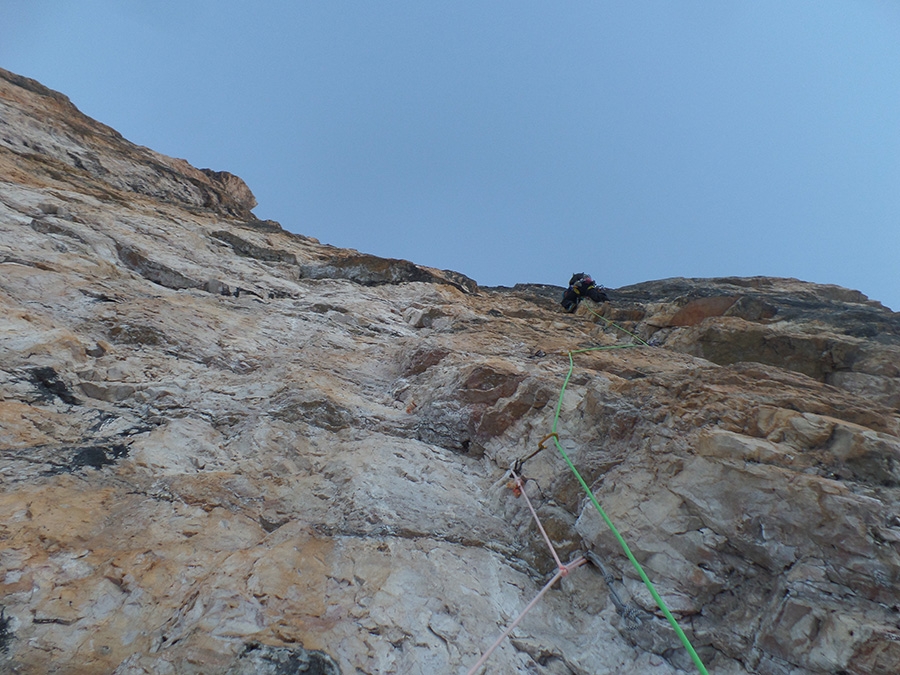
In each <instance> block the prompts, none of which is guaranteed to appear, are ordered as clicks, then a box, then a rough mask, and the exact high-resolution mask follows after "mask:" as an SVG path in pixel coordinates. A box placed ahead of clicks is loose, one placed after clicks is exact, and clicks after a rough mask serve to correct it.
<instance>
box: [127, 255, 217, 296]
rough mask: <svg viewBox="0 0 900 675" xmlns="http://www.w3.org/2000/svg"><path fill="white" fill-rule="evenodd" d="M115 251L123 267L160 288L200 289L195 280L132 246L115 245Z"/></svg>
mask: <svg viewBox="0 0 900 675" xmlns="http://www.w3.org/2000/svg"><path fill="white" fill-rule="evenodd" d="M116 251H117V252H118V254H119V260H121V261H122V262H123V263H124V264H125V266H126V267H127V268H128V269H130V270H132V271H134V272H137V273H138V274H140V275H141V276H142V277H144V278H145V279H147V280H148V281H152V282H153V283H155V284H159V285H160V286H165V287H166V288H171V289H174V290H176V291H177V290H181V289H185V288H201V287H202V286H203V284H202V283H201V282H199V281H197V280H196V279H191V278H190V277H188V276H185V275H184V274H182V273H181V272H179V271H178V270H174V269H172V268H171V267H168V266H166V265H163V264H162V263H158V262H156V261H154V260H151V259H150V258H148V257H147V256H145V255H144V254H143V253H141V252H140V251H138V250H137V249H136V248H134V247H133V246H128V245H125V244H116Z"/></svg>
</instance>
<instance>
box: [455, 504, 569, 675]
mask: <svg viewBox="0 0 900 675" xmlns="http://www.w3.org/2000/svg"><path fill="white" fill-rule="evenodd" d="M523 494H524V493H523ZM586 562H587V560H585V559H584V558H578V559H577V560H575V561H573V562H570V563H569V564H568V565H560V566H559V570H557V572H556V574H554V575H553V578H552V579H551V580H550V581H548V582H547V583H546V584H544V587H543V588H542V589H541V592H540V593H538V594H537V595H536V596H535V598H534V600H532V601H531V602H529V603H528V606H527V607H525V609H523V610H522V613H521V614H519V616H517V617H516V620H515V621H513V622H512V623H511V624H510V625H509V628H507V629H506V630H505V631H503V634H502V635H501V636H500V637H498V638H497V641H496V642H494V644H492V645H491V646H490V647H489V648H488V650H487V651H486V652H485V653H484V654H482V655H481V658H480V659H478V663H476V664H475V665H474V666H472V669H471V670H469V672H468V673H467V674H466V675H475V673H477V672H478V669H479V668H481V666H483V665H484V664H485V662H486V661H487V660H488V657H490V655H491V654H493V653H494V650H495V649H497V647H499V646H500V645H501V644H502V643H503V641H504V640H505V639H506V638H507V637H509V634H510V633H512V632H513V630H514V629H515V627H516V626H518V625H519V623H520V622H521V621H522V619H524V618H525V615H526V614H528V612H530V611H531V608H532V607H534V606H535V605H536V604H537V603H538V601H539V600H540V599H541V598H542V597H544V593H546V592H547V591H549V590H550V587H551V586H553V584H555V583H556V582H557V581H559V580H560V579H561V578H562V577H564V576H566V575H567V574H568V573H569V572H571V571H572V570H574V569H575V568H576V567H580V566H581V565H584V563H586Z"/></svg>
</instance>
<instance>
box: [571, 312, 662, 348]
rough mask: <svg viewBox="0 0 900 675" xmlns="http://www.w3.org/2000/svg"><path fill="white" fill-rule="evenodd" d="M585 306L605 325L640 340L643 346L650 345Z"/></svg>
mask: <svg viewBox="0 0 900 675" xmlns="http://www.w3.org/2000/svg"><path fill="white" fill-rule="evenodd" d="M585 307H586V308H587V311H589V312H590V313H591V314H593V315H594V316H596V317H597V318H598V319H602V320H603V321H605V322H606V325H607V326H612V327H613V328H618V329H619V330H620V331H622V332H623V333H627V334H628V335H630V336H631V337H633V338H634V339H635V340H637V341H638V342H640V343H641V344H642V345H644V346H645V347H649V346H650V345H648V344H647V343H646V342H644V341H643V340H642V339H641V338H639V337H638V336H637V335H635V334H634V333H632V332H631V331H627V330H625V329H624V328H622V326H620V325H619V324H617V323H613V322H612V321H610V320H609V319H607V318H606V317H605V316H603V315H602V314H598V313H597V312H595V311H594V310H592V309H591V308H590V307H588V306H587V305H585ZM625 346H628V347H630V346H632V345H625Z"/></svg>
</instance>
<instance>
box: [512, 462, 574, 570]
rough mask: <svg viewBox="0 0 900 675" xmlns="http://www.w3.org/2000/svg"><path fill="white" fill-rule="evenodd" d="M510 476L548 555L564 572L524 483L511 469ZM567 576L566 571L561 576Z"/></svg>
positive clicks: (563, 567)
mask: <svg viewBox="0 0 900 675" xmlns="http://www.w3.org/2000/svg"><path fill="white" fill-rule="evenodd" d="M509 472H510V474H512V477H513V480H514V481H515V482H516V485H517V486H518V487H519V491H520V492H521V493H522V496H523V497H525V503H526V504H528V509H529V510H530V511H531V515H532V516H534V522H536V523H537V526H538V529H539V530H540V531H541V536H543V537H544V541H545V542H547V546H548V548H549V549H550V553H551V554H552V555H553V559H554V560H555V561H556V567H557V569H559V570H560V571H562V570H565V569H566V566H565V565H563V564H562V561H561V560H560V559H559V556H558V555H557V554H556V549H555V548H553V544H552V543H551V542H550V537H548V536H547V532H546V530H544V526H543V525H541V519H540V518H538V514H537V511H535V510H534V507H533V506H532V505H531V500H530V499H529V498H528V494H527V493H526V492H525V483H524V481H523V480H522V478H521V477H520V476H518V475H516V472H515V471H513V470H512V469H510V470H509ZM566 574H568V571H564V572H563V576H565V575H566Z"/></svg>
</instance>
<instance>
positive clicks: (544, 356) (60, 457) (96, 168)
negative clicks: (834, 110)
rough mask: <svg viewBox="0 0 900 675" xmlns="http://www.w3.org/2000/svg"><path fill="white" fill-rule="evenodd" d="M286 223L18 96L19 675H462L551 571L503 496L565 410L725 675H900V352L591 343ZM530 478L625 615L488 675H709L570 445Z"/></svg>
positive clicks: (527, 304) (736, 323)
mask: <svg viewBox="0 0 900 675" xmlns="http://www.w3.org/2000/svg"><path fill="white" fill-rule="evenodd" d="M254 203H255V200H254V199H253V197H252V194H251V193H250V191H249V190H248V189H247V187H246V185H244V184H243V182H242V181H240V179H238V178H236V177H234V176H231V175H230V174H223V173H218V172H213V171H208V170H206V171H199V170H197V169H194V168H192V167H190V166H189V165H187V163H186V162H183V161H180V160H173V159H170V158H166V157H162V156H161V155H158V154H156V153H154V152H152V151H150V150H147V149H145V148H140V147H137V146H134V145H132V144H130V143H128V142H127V141H125V140H124V139H122V138H121V137H120V136H119V135H118V134H116V133H115V132H114V131H112V130H111V129H109V128H107V127H104V126H103V125H101V124H98V123H97V122H94V121H92V120H90V119H88V118H86V117H84V116H83V115H81V114H80V113H79V112H78V111H77V110H76V109H75V108H74V107H73V106H72V105H71V104H70V103H69V102H68V100H67V99H66V98H65V97H63V96H61V95H60V94H57V93H54V92H51V91H49V90H47V89H45V88H44V87H42V86H41V85H39V84H37V83H35V82H33V81H30V80H26V79H24V78H21V77H18V76H16V75H13V74H11V73H7V72H5V71H0V305H2V317H3V319H2V322H0V394H2V396H0V484H2V488H3V489H2V493H0V607H2V610H0V670H3V672H10V673H20V674H32V673H33V674H38V673H40V674H43V673H60V674H66V675H75V674H82V673H84V674H87V673H92V674H93V673H115V674H117V675H137V674H142V673H147V674H150V673H231V674H239V673H251V672H252V673H257V672H259V673H322V674H329V675H331V674H333V673H344V674H345V675H346V674H349V673H371V674H375V673H403V674H405V673H423V674H430V673H450V672H452V673H465V672H467V671H468V669H469V668H470V667H471V666H472V665H474V663H475V662H476V661H477V660H478V657H479V655H480V654H481V653H482V652H483V651H484V650H485V649H486V648H487V647H488V646H489V644H490V643H491V642H492V641H493V640H494V638H495V637H496V636H498V635H499V634H500V632H501V630H502V629H503V627H505V626H506V625H508V624H509V623H510V622H511V621H512V620H513V619H514V618H515V617H516V616H517V615H518V614H519V612H520V611H521V610H522V609H523V608H524V606H525V605H526V604H527V603H528V602H529V601H530V600H531V599H532V598H533V597H534V596H535V595H536V593H537V591H538V590H539V589H540V588H541V587H542V586H543V584H544V583H545V582H546V581H547V579H548V575H551V574H552V573H553V572H554V571H555V565H554V563H553V561H552V559H551V557H550V555H549V553H548V552H547V550H546V547H545V545H544V544H543V541H542V539H541V538H540V535H539V534H538V533H537V530H536V528H535V526H534V524H533V522H532V520H531V517H530V516H529V514H528V511H527V509H526V508H525V505H524V504H523V500H522V499H521V498H520V499H516V498H515V497H514V496H513V493H512V492H511V491H510V490H507V489H506V488H505V487H504V486H503V485H504V482H505V480H504V476H505V471H506V469H507V468H508V467H509V466H510V464H511V463H512V462H513V461H514V460H516V459H517V458H521V457H523V456H525V455H528V454H531V453H532V452H533V451H534V450H535V449H536V448H537V447H538V442H539V441H540V440H541V439H543V438H544V437H545V436H546V435H547V434H548V433H549V432H550V431H551V428H552V425H553V420H554V416H555V414H556V408H557V405H558V406H559V426H558V434H559V439H560V443H561V444H562V446H563V447H564V448H565V450H566V452H567V454H568V455H569V456H570V457H571V458H572V460H573V462H574V463H575V464H576V465H577V466H578V467H579V469H580V470H581V472H582V474H583V476H584V478H585V480H586V481H587V482H588V484H589V485H590V486H591V488H592V490H593V491H594V493H595V495H596V496H597V499H598V500H599V502H600V503H601V504H602V505H603V508H604V509H605V511H606V512H607V514H608V515H609V517H610V518H611V520H612V521H613V522H614V523H615V524H616V525H617V527H618V528H619V530H620V531H621V533H622V535H623V537H624V538H625V540H626V541H627V542H628V544H629V546H630V547H631V550H632V552H633V553H634V555H635V557H636V558H637V559H638V560H639V561H640V562H641V564H642V565H643V566H644V569H645V570H646V572H647V574H648V576H649V577H650V578H651V579H652V580H653V582H654V584H655V586H656V588H657V589H658V590H659V592H660V594H661V595H662V597H663V598H664V599H665V601H666V604H667V605H668V606H669V608H670V609H671V610H672V612H673V613H674V614H675V616H676V617H677V618H678V619H679V623H680V625H681V626H682V628H683V629H684V630H685V632H686V633H687V635H688V637H689V638H690V640H691V642H692V644H693V645H694V647H695V648H696V650H697V652H698V654H699V655H700V657H701V658H702V659H703V661H704V662H705V664H706V667H707V668H708V669H709V671H710V672H711V673H727V674H735V675H738V674H743V673H764V674H767V675H789V674H790V675H797V674H801V673H852V674H854V675H863V674H868V673H893V672H900V626H898V621H900V593H898V591H897V588H898V582H900V512H898V507H900V500H898V497H900V315H897V314H894V313H892V312H890V311H888V310H887V309H885V308H883V307H882V306H881V305H879V304H878V303H877V302H871V301H869V300H867V299H866V298H865V297H864V296H862V295H861V294H859V293H857V292H855V291H849V290H846V289H841V288H837V287H831V286H820V285H812V284H806V283H802V282H799V281H796V280H790V279H769V278H756V279H736V278H735V279H715V280H698V279H670V280H665V281H656V282H649V283H646V284H639V285H637V286H632V287H628V288H622V289H618V290H615V291H610V296H611V298H612V299H611V302H609V303H606V304H605V305H603V306H602V307H595V306H590V307H588V306H587V303H588V302H589V301H586V302H585V305H583V306H582V307H581V308H579V310H578V312H577V313H576V314H574V315H567V314H563V313H562V312H561V311H560V310H559V308H558V305H557V300H558V297H559V293H560V289H557V288H553V287H546V286H533V285H520V286H516V287H515V288H511V289H487V288H479V287H478V286H477V285H476V284H475V283H474V282H473V281H471V280H470V279H467V278H466V277H464V276H463V275H460V274H457V273H453V272H447V271H440V270H433V269H428V268H423V267H420V266H417V265H414V264H413V263H410V262H407V261H401V260H388V259H381V258H376V257H374V256H368V255H364V254H360V253H358V252H356V251H348V250H341V249H335V248H332V247H329V246H324V245H321V244H319V243H318V242H317V241H315V240H313V239H309V238H307V237H302V236H298V235H294V234H290V233H288V232H286V231H284V230H282V229H281V227H280V226H279V225H278V224H277V223H274V222H271V221H258V220H256V219H255V218H254V217H253V215H252V213H251V212H250V209H251V208H252V207H253V205H254ZM589 310H590V311H589ZM608 322H614V324H615V325H610V324H609V323H608ZM620 328H621V329H622V330H620ZM625 331H628V332H627V333H626V332H625ZM632 333H633V334H634V335H636V336H639V337H640V338H642V339H643V340H645V341H647V342H649V343H650V344H649V346H633V347H628V348H625V346H626V345H629V344H631V343H636V341H635V340H634V338H633V337H632V335H631V334H632ZM602 345H606V346H610V347H622V348H616V349H610V350H606V351H590V352H583V353H579V354H576V355H574V356H573V359H574V367H573V369H572V372H571V376H570V377H569V378H568V385H567V387H566V391H565V395H564V396H562V397H561V399H560V391H561V388H562V385H563V382H564V380H565V379H566V376H567V374H568V371H569V358H568V356H567V353H568V352H569V351H571V350H581V349H588V348H593V347H596V346H602ZM523 471H524V473H525V475H526V478H528V482H527V483H526V493H527V494H528V495H529V496H530V497H531V498H532V499H533V501H534V502H535V504H536V507H537V510H538V513H539V514H540V516H541V519H542V522H543V524H544V526H545V528H546V529H547V532H548V535H549V536H550V538H551V539H552V540H553V542H554V543H555V545H556V546H557V548H558V550H559V552H560V555H561V556H562V557H563V558H564V560H570V559H572V558H573V557H575V556H576V555H578V553H579V552H587V551H590V552H591V554H592V556H593V557H596V559H598V560H600V561H602V564H603V566H604V568H605V569H606V571H607V572H608V576H609V578H610V579H611V585H610V586H607V584H606V583H605V582H604V579H603V576H602V575H601V574H600V573H599V572H598V571H597V570H596V569H595V568H593V567H589V566H585V567H583V568H580V569H578V570H576V571H573V572H572V573H571V574H570V575H568V576H567V577H566V578H564V579H563V581H562V582H561V585H560V586H559V587H557V588H555V589H554V590H551V591H550V592H549V593H548V594H547V595H546V596H544V598H543V599H542V600H541V602H540V603H539V604H538V605H536V607H535V609H534V610H533V611H532V612H531V613H530V614H529V615H528V616H527V617H526V618H525V620H524V621H523V622H522V624H520V625H519V627H518V628H516V629H515V631H514V632H513V633H512V636H511V638H510V639H509V640H507V641H506V642H505V643H503V645H502V646H501V647H500V648H499V649H498V651H496V652H495V653H494V654H493V655H492V656H491V657H490V660H489V661H488V665H487V669H486V671H485V672H495V673H577V674H579V675H581V674H585V673H625V672H628V673H651V674H658V675H662V674H671V673H679V672H692V671H693V672H696V671H695V670H694V667H693V664H692V663H691V660H690V659H689V658H688V656H687V654H686V652H685V650H684V649H683V648H682V647H681V645H680V643H679V642H678V641H677V639H676V638H675V637H674V633H673V632H672V630H671V628H670V627H669V625H668V623H667V622H666V621H665V620H664V619H662V618H661V614H660V612H659V610H658V609H657V608H656V606H655V604H654V602H653V600H652V599H651V597H650V595H649V593H648V591H647V590H646V589H645V587H644V586H643V584H642V583H641V582H640V580H639V578H638V575H637V573H636V571H635V570H634V568H633V567H632V566H631V564H630V563H629V561H628V560H627V558H626V557H625V556H624V555H623V553H622V550H621V548H620V546H619V544H618V542H617V541H616V540H615V538H614V537H613V536H612V534H611V532H610V530H609V528H608V527H606V525H605V524H604V522H603V520H602V519H601V518H600V516H599V515H598V513H597V512H596V511H595V510H594V509H593V507H592V506H591V505H590V503H589V502H587V500H586V499H585V495H584V493H583V492H582V491H581V488H580V487H579V485H578V483H577V481H576V479H575V478H574V477H573V476H572V475H571V473H570V472H569V471H568V469H567V468H566V465H565V463H564V461H563V460H562V459H561V457H560V456H559V454H558V453H557V451H556V450H555V449H554V448H553V447H552V445H551V446H549V447H547V449H545V450H543V451H541V452H539V453H538V454H536V455H535V456H534V457H533V458H532V459H529V460H528V461H527V462H526V463H525V465H524V469H523ZM614 601H615V602H614ZM616 602H619V603H620V609H621V610H622V611H621V613H617V611H616Z"/></svg>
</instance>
